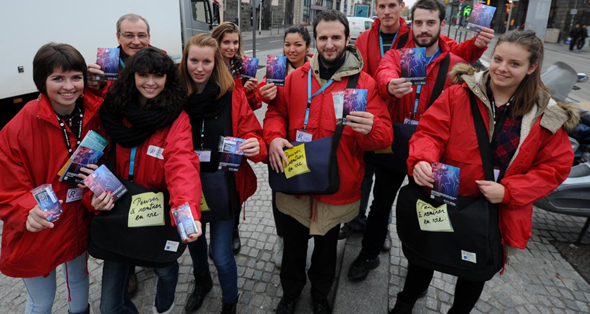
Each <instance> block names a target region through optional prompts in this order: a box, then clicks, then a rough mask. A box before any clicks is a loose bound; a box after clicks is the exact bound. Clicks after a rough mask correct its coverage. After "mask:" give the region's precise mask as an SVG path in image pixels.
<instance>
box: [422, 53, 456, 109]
mask: <svg viewBox="0 0 590 314" xmlns="http://www.w3.org/2000/svg"><path fill="white" fill-rule="evenodd" d="M450 63H451V54H450V53H447V56H446V57H445V58H444V59H443V61H442V62H441V63H440V67H439V68H438V74H437V76H436V82H435V83H434V88H433V89H432V94H430V101H429V102H428V107H430V106H431V105H432V103H434V101H435V100H436V99H437V98H438V96H440V94H441V93H442V91H443V87H445V82H446V80H447V74H448V73H449V65H450ZM428 107H426V108H428Z"/></svg>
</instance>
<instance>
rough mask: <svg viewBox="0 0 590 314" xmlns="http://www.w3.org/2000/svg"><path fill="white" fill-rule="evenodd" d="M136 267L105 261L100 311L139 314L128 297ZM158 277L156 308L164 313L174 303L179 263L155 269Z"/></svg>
mask: <svg viewBox="0 0 590 314" xmlns="http://www.w3.org/2000/svg"><path fill="white" fill-rule="evenodd" d="M133 271H135V266H132V265H127V264H122V263H117V262H112V261H106V260H105V261H104V264H103V267H102V292H101V297H100V311H101V313H103V314H111V313H113V314H126V313H133V314H137V313H139V311H138V310H137V308H136V307H135V304H133V302H132V301H131V299H130V298H129V296H128V295H127V286H128V285H129V278H130V277H131V275H132V273H133ZM154 272H155V273H156V275H157V276H158V283H157V286H156V287H157V288H156V308H157V309H158V312H160V313H163V312H165V311H166V310H168V309H170V307H171V306H172V304H173V303H174V293H175V292H176V283H177V282H178V262H176V261H175V262H174V263H172V264H170V265H169V266H167V267H162V268H154Z"/></svg>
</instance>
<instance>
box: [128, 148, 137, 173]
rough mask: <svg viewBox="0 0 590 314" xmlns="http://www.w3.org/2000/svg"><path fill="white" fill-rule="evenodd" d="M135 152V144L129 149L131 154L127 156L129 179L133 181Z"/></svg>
mask: <svg viewBox="0 0 590 314" xmlns="http://www.w3.org/2000/svg"><path fill="white" fill-rule="evenodd" d="M136 153H137V146H135V147H133V148H132V149H131V156H130V157H129V180H131V181H133V168H135V154H136Z"/></svg>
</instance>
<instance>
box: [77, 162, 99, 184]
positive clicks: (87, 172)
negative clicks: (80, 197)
mask: <svg viewBox="0 0 590 314" xmlns="http://www.w3.org/2000/svg"><path fill="white" fill-rule="evenodd" d="M97 168H98V166H97V165H94V164H88V165H86V167H82V168H80V171H82V172H81V173H78V178H80V179H82V180H84V179H86V177H88V176H89V175H91V174H92V173H93V172H94V170H96V169H97ZM78 187H79V188H85V187H86V186H85V185H84V184H82V183H79V184H78Z"/></svg>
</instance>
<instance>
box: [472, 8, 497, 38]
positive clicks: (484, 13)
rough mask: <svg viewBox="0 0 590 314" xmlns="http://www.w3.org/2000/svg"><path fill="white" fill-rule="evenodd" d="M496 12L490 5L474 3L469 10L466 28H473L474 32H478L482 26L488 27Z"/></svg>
mask: <svg viewBox="0 0 590 314" xmlns="http://www.w3.org/2000/svg"><path fill="white" fill-rule="evenodd" d="M495 12H496V8H495V7H491V6H488V5H485V4H482V3H476V4H475V5H474V6H473V10H471V15H470V16H469V23H467V27H466V28H467V29H473V30H474V31H476V32H480V31H481V28H482V27H490V23H492V18H493V17H494V13H495Z"/></svg>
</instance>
